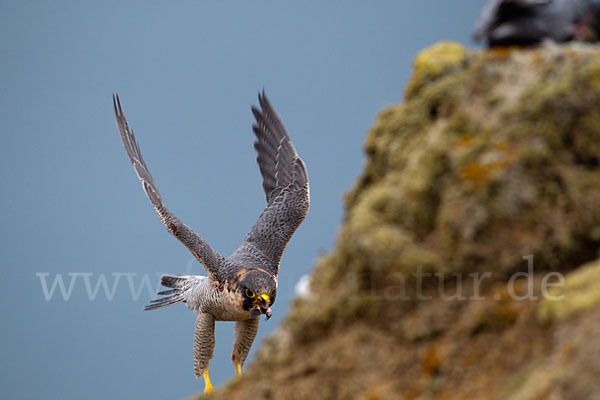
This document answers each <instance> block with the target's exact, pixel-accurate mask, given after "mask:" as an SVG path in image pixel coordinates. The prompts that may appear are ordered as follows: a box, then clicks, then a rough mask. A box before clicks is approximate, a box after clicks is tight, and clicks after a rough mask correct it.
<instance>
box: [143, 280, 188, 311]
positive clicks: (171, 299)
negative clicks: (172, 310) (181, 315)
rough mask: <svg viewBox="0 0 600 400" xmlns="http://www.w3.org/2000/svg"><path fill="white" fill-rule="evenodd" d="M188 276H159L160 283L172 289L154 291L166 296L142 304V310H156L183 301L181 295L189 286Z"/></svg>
mask: <svg viewBox="0 0 600 400" xmlns="http://www.w3.org/2000/svg"><path fill="white" fill-rule="evenodd" d="M189 278H190V277H189V276H186V275H163V276H161V277H160V284H161V285H163V286H166V287H169V288H172V289H170V290H163V291H160V292H156V294H157V295H159V296H166V297H161V298H160V299H155V300H150V304H148V305H146V306H144V311H150V310H157V309H159V308H163V307H168V306H171V305H173V304H177V303H181V302H183V301H185V299H184V297H183V295H184V292H185V291H186V290H187V289H188V288H189V286H190V282H189Z"/></svg>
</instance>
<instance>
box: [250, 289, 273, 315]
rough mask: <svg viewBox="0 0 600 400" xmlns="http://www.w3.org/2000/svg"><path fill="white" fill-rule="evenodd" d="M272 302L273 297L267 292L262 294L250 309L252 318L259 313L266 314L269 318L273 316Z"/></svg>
mask: <svg viewBox="0 0 600 400" xmlns="http://www.w3.org/2000/svg"><path fill="white" fill-rule="evenodd" d="M270 303H271V298H270V297H269V296H268V295H266V294H261V295H260V296H259V298H258V299H256V301H255V302H254V305H255V306H254V308H252V309H251V310H250V318H254V317H257V316H259V315H263V314H264V315H265V318H266V319H267V320H268V319H269V318H271V315H272V313H273V312H272V311H271V307H270V306H269V304H270Z"/></svg>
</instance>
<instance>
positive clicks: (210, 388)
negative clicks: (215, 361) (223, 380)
mask: <svg viewBox="0 0 600 400" xmlns="http://www.w3.org/2000/svg"><path fill="white" fill-rule="evenodd" d="M202 377H203V378H204V395H205V396H208V395H209V394H213V393H214V392H215V388H213V385H212V383H210V377H209V376H208V369H207V370H206V371H204V374H203V375H202Z"/></svg>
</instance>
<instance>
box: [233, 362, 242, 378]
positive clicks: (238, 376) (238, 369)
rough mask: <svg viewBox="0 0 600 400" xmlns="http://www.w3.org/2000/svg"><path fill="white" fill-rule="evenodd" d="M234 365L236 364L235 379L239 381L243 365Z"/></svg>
mask: <svg viewBox="0 0 600 400" xmlns="http://www.w3.org/2000/svg"><path fill="white" fill-rule="evenodd" d="M234 364H235V377H236V378H237V379H239V378H241V376H242V364H238V363H234Z"/></svg>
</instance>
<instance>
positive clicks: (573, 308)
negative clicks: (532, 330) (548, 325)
mask: <svg viewBox="0 0 600 400" xmlns="http://www.w3.org/2000/svg"><path fill="white" fill-rule="evenodd" d="M598 304H600V260H596V261H593V262H590V263H587V264H585V265H583V266H581V267H579V268H577V269H576V270H575V271H573V272H571V273H569V274H568V275H567V276H566V279H565V281H564V286H563V285H561V286H557V287H551V288H550V289H549V290H548V295H547V296H545V297H544V298H543V299H542V300H541V301H540V304H539V306H538V318H539V320H540V321H541V322H548V321H551V320H552V321H556V320H561V319H563V318H567V317H569V316H571V315H574V314H577V313H580V312H582V311H585V310H588V309H590V308H593V307H596V306H597V305H598Z"/></svg>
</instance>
